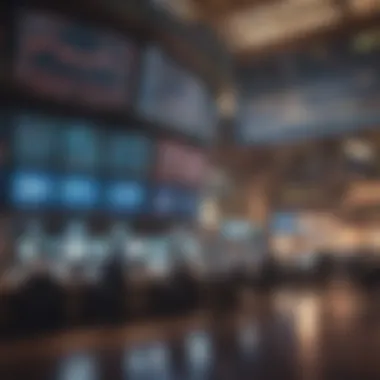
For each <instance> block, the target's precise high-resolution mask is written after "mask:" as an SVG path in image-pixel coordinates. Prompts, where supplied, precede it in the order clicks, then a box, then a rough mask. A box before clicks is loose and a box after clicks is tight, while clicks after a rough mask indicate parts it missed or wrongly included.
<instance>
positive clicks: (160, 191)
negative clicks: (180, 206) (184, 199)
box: [152, 186, 178, 216]
mask: <svg viewBox="0 0 380 380" xmlns="http://www.w3.org/2000/svg"><path fill="white" fill-rule="evenodd" d="M177 198H178V194H177V191H176V189H174V188H171V187H167V186H160V187H157V188H156V189H155V190H154V193H153V198H152V201H153V205H152V208H153V213H154V214H156V215H159V216H173V215H175V214H176V212H177V203H178V199H177Z"/></svg>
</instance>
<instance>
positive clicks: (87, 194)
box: [58, 176, 101, 209]
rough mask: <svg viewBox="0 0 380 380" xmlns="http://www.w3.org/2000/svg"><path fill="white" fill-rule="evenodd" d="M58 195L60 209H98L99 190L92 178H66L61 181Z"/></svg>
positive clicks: (98, 185)
mask: <svg viewBox="0 0 380 380" xmlns="http://www.w3.org/2000/svg"><path fill="white" fill-rule="evenodd" d="M58 194H59V204H60V206H61V207H65V208H66V207H67V208H75V209H76V208H78V209H93V208H97V207H99V203H100V196H101V189H100V184H99V183H98V182H97V181H95V180H94V179H92V178H87V177H81V176H68V177H65V178H63V179H61V181H60V186H59V191H58Z"/></svg>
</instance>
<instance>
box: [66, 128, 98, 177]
mask: <svg viewBox="0 0 380 380" xmlns="http://www.w3.org/2000/svg"><path fill="white" fill-rule="evenodd" d="M62 134H63V136H62V144H63V146H62V148H63V149H62V157H61V158H62V161H63V166H64V167H65V168H66V169H68V170H70V171H80V172H89V173H94V172H97V171H98V170H99V157H100V156H101V150H100V141H101V136H100V132H99V130H98V129H96V128H95V126H93V125H88V124H86V123H85V122H81V121H78V122H70V123H69V124H68V125H67V126H66V127H65V128H64V130H63V131H62Z"/></svg>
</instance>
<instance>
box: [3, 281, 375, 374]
mask: <svg viewBox="0 0 380 380" xmlns="http://www.w3.org/2000/svg"><path fill="white" fill-rule="evenodd" d="M379 301H380V294H379V295H378V296H377V295H376V294H372V295H371V296H367V295H364V294H362V293H359V292H357V291H355V290H354V289H352V288H350V287H348V286H347V285H341V284H336V285H333V286H331V287H329V288H328V289H325V290H323V291H316V290H313V291H311V290H303V291H302V290H282V291H278V292H275V293H272V294H270V295H260V296H258V295H256V296H253V295H248V296H247V297H245V298H244V302H243V303H244V305H243V306H242V310H241V312H239V313H237V314H236V315H235V316H230V317H226V316H225V317H223V316H218V317H215V316H213V317H211V315H206V314H199V315H196V316H193V317H189V318H186V319H185V318H184V319H183V320H176V321H174V320H173V321H166V322H160V323H156V324H150V325H149V324H145V325H139V326H137V325H136V326H129V327H127V328H124V329H112V330H98V331H85V332H71V333H65V334H61V335H60V336H55V337H50V338H44V339H40V340H38V341H37V340H34V341H26V342H19V343H12V344H9V343H8V344H3V345H0V379H1V380H21V379H23V380H24V379H28V380H32V379H33V380H34V379H38V380H39V379H43V380H45V379H46V380H50V379H51V380H102V379H105V380H120V379H123V380H124V379H125V380H126V379H132V380H179V379H186V380H192V379H194V380H203V379H218V380H219V379H220V380H224V379H226V380H243V379H260V380H265V379H268V380H276V379H281V380H293V379H305V380H315V379H337V380H342V379H344V380H350V379H358V380H364V379H373V380H378V379H380V308H378V307H377V304H378V303H379Z"/></svg>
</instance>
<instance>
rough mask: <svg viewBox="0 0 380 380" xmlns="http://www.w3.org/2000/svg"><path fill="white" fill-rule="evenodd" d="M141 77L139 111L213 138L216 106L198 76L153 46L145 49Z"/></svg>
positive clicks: (184, 130) (194, 134) (155, 118)
mask: <svg viewBox="0 0 380 380" xmlns="http://www.w3.org/2000/svg"><path fill="white" fill-rule="evenodd" d="M143 78H144V79H143V83H142V87H141V92H140V99H139V110H140V112H141V113H142V114H144V115H145V116H146V117H148V118H149V119H152V120H154V121H158V122H160V123H163V124H165V125H168V126H170V128H172V129H176V130H178V131H181V132H184V133H185V134H188V135H193V136H196V137H200V138H205V139H209V138H211V137H213V135H214V131H215V124H216V108H215V105H214V104H213V102H212V100H211V95H210V94H209V93H208V92H207V90H206V88H205V87H204V86H203V84H202V83H201V81H200V79H198V78H197V77H196V76H195V75H192V74H191V73H189V72H188V71H187V70H185V69H184V68H182V67H180V65H179V64H178V63H177V62H175V61H174V60H173V59H171V58H170V57H169V56H167V55H166V54H165V53H164V52H162V51H161V50H160V49H159V48H157V47H155V46H151V47H150V48H148V49H147V50H146V52H145V57H144V67H143Z"/></svg>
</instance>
